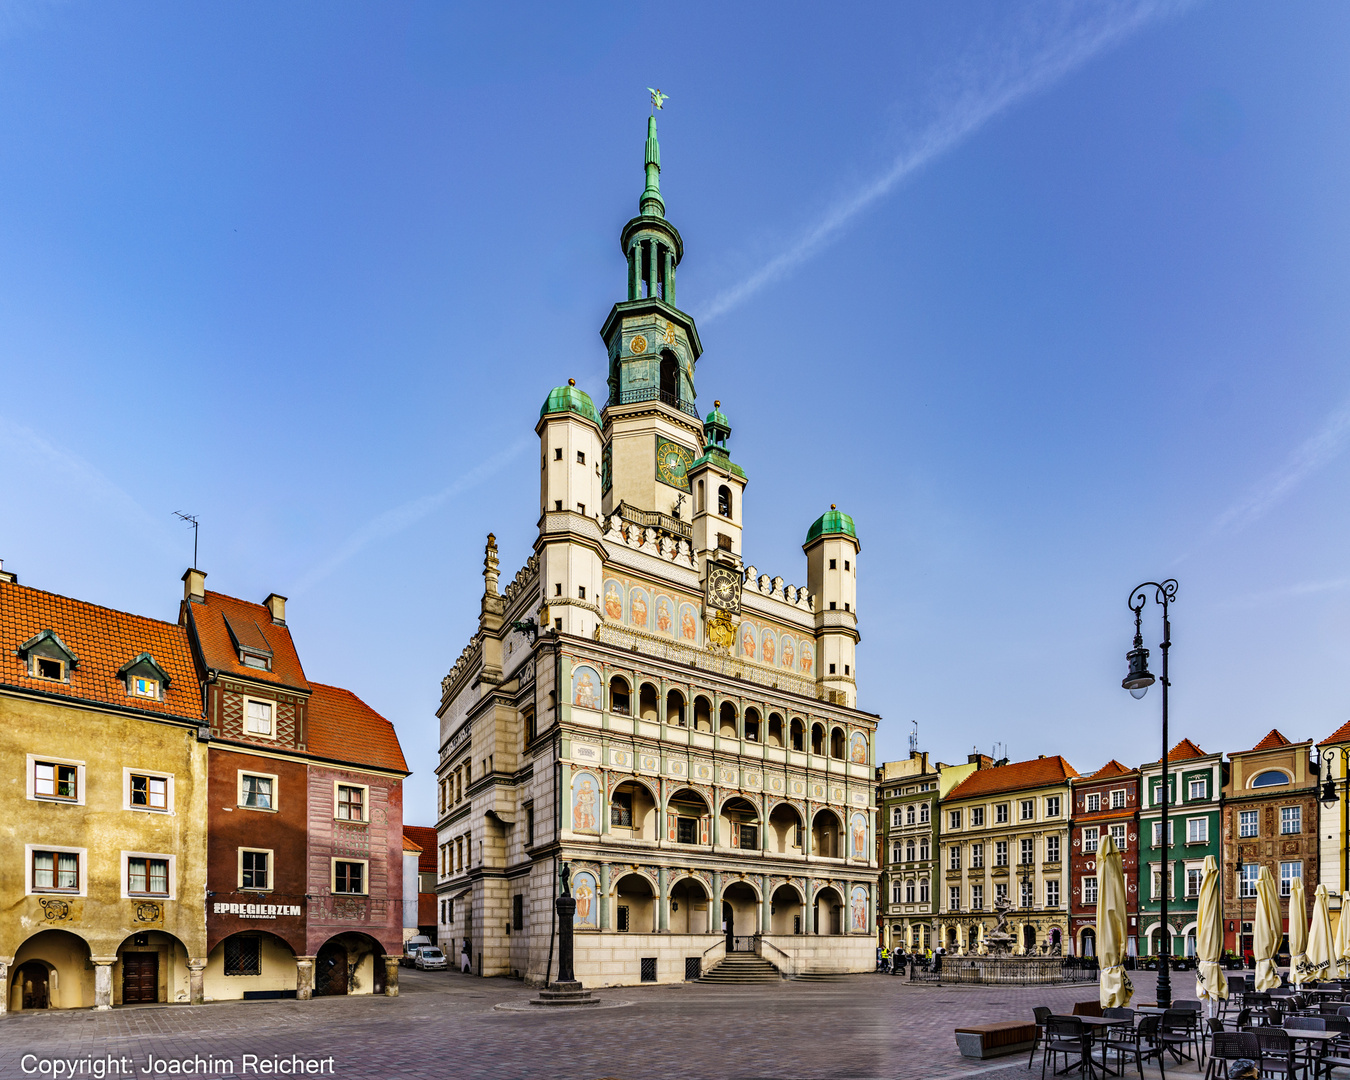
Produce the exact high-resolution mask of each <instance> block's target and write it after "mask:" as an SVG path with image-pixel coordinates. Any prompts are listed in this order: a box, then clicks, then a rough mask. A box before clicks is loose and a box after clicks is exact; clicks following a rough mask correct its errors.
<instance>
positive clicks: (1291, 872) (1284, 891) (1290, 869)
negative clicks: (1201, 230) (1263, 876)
mask: <svg viewBox="0 0 1350 1080" xmlns="http://www.w3.org/2000/svg"><path fill="white" fill-rule="evenodd" d="M1295 878H1297V879H1298V880H1300V881H1302V880H1303V864H1302V863H1301V862H1282V863H1280V895H1281V896H1288V895H1289V887H1290V886H1291V885H1292V884H1293V883H1294V879H1295Z"/></svg>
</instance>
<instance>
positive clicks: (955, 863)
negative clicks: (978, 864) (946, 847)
mask: <svg viewBox="0 0 1350 1080" xmlns="http://www.w3.org/2000/svg"><path fill="white" fill-rule="evenodd" d="M947 869H948V870H960V869H961V847H960V845H959V844H953V845H952V846H951V850H950V851H948V852H947Z"/></svg>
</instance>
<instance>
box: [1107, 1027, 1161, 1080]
mask: <svg viewBox="0 0 1350 1080" xmlns="http://www.w3.org/2000/svg"><path fill="white" fill-rule="evenodd" d="M1102 1011H1103V1012H1105V1011H1106V1010H1102ZM1127 1011H1128V1010H1127ZM1110 1054H1115V1055H1116V1071H1117V1072H1118V1073H1120V1074H1122V1075H1123V1074H1124V1072H1125V1059H1126V1058H1130V1059H1131V1060H1133V1061H1134V1063H1135V1067H1136V1068H1137V1069H1138V1070H1139V1080H1143V1078H1144V1062H1146V1061H1152V1060H1154V1059H1155V1058H1156V1059H1157V1061H1158V1072H1159V1073H1160V1074H1161V1076H1162V1080H1167V1071H1166V1069H1165V1067H1164V1064H1163V1047H1162V1043H1161V1042H1160V1041H1159V1039H1158V1017H1157V1016H1145V1017H1144V1018H1143V1019H1142V1020H1140V1021H1139V1026H1138V1027H1133V1028H1124V1027H1119V1028H1117V1027H1112V1028H1107V1029H1106V1041H1105V1042H1104V1043H1102V1066H1103V1069H1105V1066H1106V1062H1107V1057H1108V1055H1110Z"/></svg>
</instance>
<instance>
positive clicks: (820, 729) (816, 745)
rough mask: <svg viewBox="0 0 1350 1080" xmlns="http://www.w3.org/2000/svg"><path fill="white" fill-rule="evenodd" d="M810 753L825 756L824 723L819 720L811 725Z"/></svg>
mask: <svg viewBox="0 0 1350 1080" xmlns="http://www.w3.org/2000/svg"><path fill="white" fill-rule="evenodd" d="M811 753H813V754H816V755H817V756H819V757H824V756H825V725H824V724H822V723H821V722H820V721H819V720H817V721H816V722H815V723H814V724H812V725H811Z"/></svg>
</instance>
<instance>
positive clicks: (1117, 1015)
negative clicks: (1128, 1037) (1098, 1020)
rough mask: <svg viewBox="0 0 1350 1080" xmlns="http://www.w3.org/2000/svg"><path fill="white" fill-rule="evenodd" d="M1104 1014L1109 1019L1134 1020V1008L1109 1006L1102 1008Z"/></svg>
mask: <svg viewBox="0 0 1350 1080" xmlns="http://www.w3.org/2000/svg"><path fill="white" fill-rule="evenodd" d="M1102 1016H1104V1017H1105V1018H1106V1019H1107V1020H1129V1021H1131V1022H1133V1020H1134V1010H1133V1009H1110V1008H1107V1009H1103V1010H1102Z"/></svg>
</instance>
